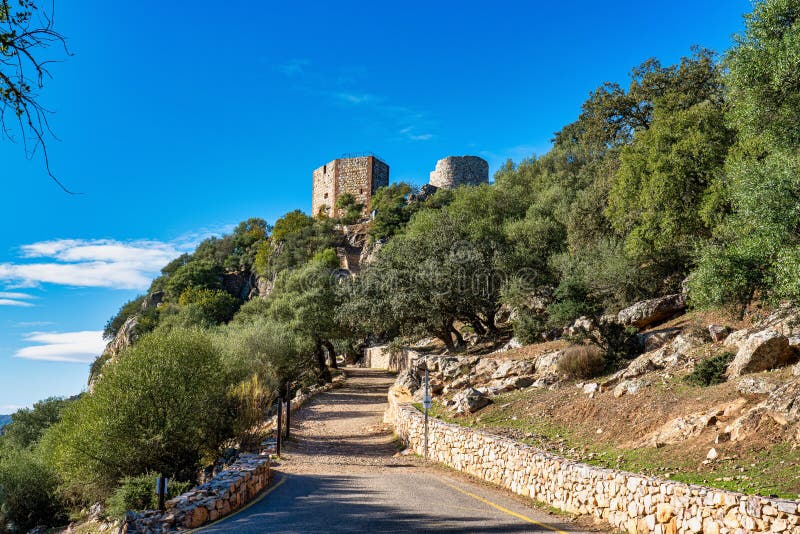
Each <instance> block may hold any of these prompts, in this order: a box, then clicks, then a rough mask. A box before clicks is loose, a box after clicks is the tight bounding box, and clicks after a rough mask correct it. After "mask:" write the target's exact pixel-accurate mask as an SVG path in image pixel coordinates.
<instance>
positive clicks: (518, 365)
mask: <svg viewBox="0 0 800 534" xmlns="http://www.w3.org/2000/svg"><path fill="white" fill-rule="evenodd" d="M535 370H536V365H535V364H534V363H533V362H529V361H525V360H509V361H505V362H503V363H501V364H500V365H499V367H498V368H497V370H496V371H495V372H494V373H493V374H492V378H494V379H495V380H497V379H500V378H506V377H509V376H522V375H532V374H533V372H534V371H535Z"/></svg>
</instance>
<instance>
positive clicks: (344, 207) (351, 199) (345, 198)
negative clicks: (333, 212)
mask: <svg viewBox="0 0 800 534" xmlns="http://www.w3.org/2000/svg"><path fill="white" fill-rule="evenodd" d="M334 207H335V208H336V209H337V210H340V211H343V212H344V214H343V215H342V217H341V221H342V223H344V224H352V223H354V222H356V221H357V220H358V218H359V217H360V216H361V212H362V211H363V210H364V204H361V203H360V202H358V201H357V200H356V197H355V196H353V194H352V193H342V194H341V195H339V198H337V199H336V205H335V206H334Z"/></svg>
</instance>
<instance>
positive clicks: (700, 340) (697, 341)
mask: <svg viewBox="0 0 800 534" xmlns="http://www.w3.org/2000/svg"><path fill="white" fill-rule="evenodd" d="M709 341H710V339H709V338H708V337H706V335H705V332H698V331H688V332H683V333H681V334H680V335H679V336H677V337H676V338H675V339H674V340H673V341H672V343H671V344H670V348H671V349H672V351H673V352H677V353H678V354H681V355H683V356H687V355H688V354H689V353H690V352H691V351H693V350H694V349H696V348H697V347H700V346H702V345H705V344H706V343H708V342H709Z"/></svg>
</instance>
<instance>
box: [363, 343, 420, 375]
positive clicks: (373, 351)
mask: <svg viewBox="0 0 800 534" xmlns="http://www.w3.org/2000/svg"><path fill="white" fill-rule="evenodd" d="M416 356H419V353H417V352H416V351H413V350H411V349H409V348H406V347H403V348H400V349H395V350H392V349H391V347H389V345H377V346H375V347H368V348H366V349H364V365H365V367H369V368H370V369H385V370H387V371H392V372H394V373H399V372H400V371H404V370H405V369H408V365H409V362H410V361H411V359H412V358H413V357H416Z"/></svg>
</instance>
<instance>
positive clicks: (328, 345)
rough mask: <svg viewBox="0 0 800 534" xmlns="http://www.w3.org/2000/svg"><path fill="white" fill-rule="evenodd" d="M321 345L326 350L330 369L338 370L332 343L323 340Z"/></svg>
mask: <svg viewBox="0 0 800 534" xmlns="http://www.w3.org/2000/svg"><path fill="white" fill-rule="evenodd" d="M322 345H323V346H324V347H325V348H326V349H328V356H330V358H331V367H333V368H334V369H338V368H339V365H338V364H337V363H336V349H334V348H333V343H331V342H330V341H327V340H325V341H323V342H322Z"/></svg>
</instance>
